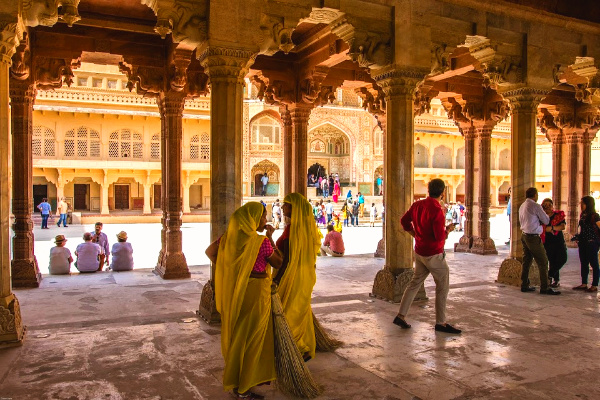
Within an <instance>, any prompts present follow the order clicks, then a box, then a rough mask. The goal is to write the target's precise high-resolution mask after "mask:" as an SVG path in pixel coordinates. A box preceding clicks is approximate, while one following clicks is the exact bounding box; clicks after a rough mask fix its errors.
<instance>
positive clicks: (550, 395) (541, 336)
mask: <svg viewBox="0 0 600 400" xmlns="http://www.w3.org/2000/svg"><path fill="white" fill-rule="evenodd" d="M73 228H75V227H73ZM107 228H108V230H109V231H111V233H112V229H113V227H107ZM67 229H71V228H67ZM76 229H77V228H75V229H73V232H74V233H73V235H74V237H75V230H76ZM81 229H82V230H83V229H84V228H81ZM114 229H118V228H117V227H114ZM129 229H130V230H131V231H132V232H133V231H134V230H137V229H142V228H141V227H137V228H136V227H130V228H129ZM189 229H198V232H197V238H196V242H197V243H196V246H195V247H196V248H199V247H202V248H203V247H204V245H205V244H206V243H204V242H205V241H206V240H205V239H206V237H204V236H202V233H201V232H202V230H203V228H201V227H197V228H193V227H190V228H189ZM501 229H503V228H501V227H500V224H499V223H498V224H497V225H496V227H495V228H494V225H493V229H492V232H496V233H495V234H494V235H496V236H500V235H501V234H502V233H501V232H500V231H501ZM119 230H120V229H119ZM142 231H147V232H148V233H147V234H148V237H154V235H155V234H156V227H154V228H152V229H149V228H148V227H146V228H143V229H142ZM158 231H160V228H158ZM351 231H352V229H348V231H347V232H346V231H345V232H344V236H345V237H347V238H348V239H347V246H348V245H349V246H348V247H349V250H351V251H350V253H351V254H349V255H348V256H346V257H344V258H330V257H327V258H319V260H318V264H317V272H318V275H317V276H318V277H317V284H316V286H315V290H314V298H313V309H314V313H315V315H316V316H317V317H318V318H319V320H320V321H321V323H322V324H323V325H324V326H325V327H326V328H327V329H329V330H330V331H331V332H332V333H333V334H334V335H335V336H336V337H338V338H340V339H342V340H343V341H344V342H345V344H344V346H343V347H342V348H340V349H339V350H337V351H336V352H335V353H318V354H317V357H316V358H315V359H314V360H311V361H310V362H309V363H308V366H309V368H310V370H311V371H312V373H313V375H314V377H315V379H316V381H317V382H318V383H319V384H320V385H322V386H323V389H324V391H323V395H322V396H321V397H320V398H322V399H339V400H342V399H381V400H384V399H385V400H397V399H403V400H404V399H432V400H442V399H482V400H483V399H598V398H599V395H598V376H600V366H598V365H597V359H598V357H599V356H600V340H599V338H600V303H599V301H598V297H597V296H596V295H595V294H593V295H592V294H587V293H580V292H575V291H573V290H571V289H570V288H571V287H572V286H574V285H576V284H578V283H580V278H579V265H578V258H577V254H576V252H575V251H574V250H569V262H568V264H567V265H566V266H565V267H564V269H563V273H562V283H563V287H562V289H563V294H562V295H561V296H541V295H539V294H537V293H521V292H520V291H519V290H518V288H515V287H508V286H505V285H501V284H497V283H495V282H494V280H495V278H496V276H497V273H498V267H499V265H500V263H501V261H502V259H503V258H505V257H506V256H507V252H508V249H507V247H506V246H504V245H498V250H499V252H500V254H499V255H498V256H477V255H471V254H459V253H456V254H455V253H452V252H449V253H448V256H447V257H448V261H449V264H450V269H451V277H450V282H451V290H450V294H449V299H448V321H449V322H451V323H455V324H456V326H458V327H460V328H461V329H463V334H462V335H459V336H452V335H446V334H441V333H435V332H434V330H433V324H434V306H433V304H434V301H433V299H434V297H435V286H434V283H433V280H432V279H431V278H428V280H427V281H426V290H427V294H428V296H429V297H430V300H429V301H425V302H419V303H414V304H413V306H412V308H411V310H410V313H409V315H408V317H407V319H408V320H409V322H410V323H412V329H410V330H401V329H400V328H398V327H397V326H395V325H393V324H392V323H391V321H392V319H393V317H394V315H395V314H396V312H397V309H398V305H397V304H391V303H388V302H384V301H381V300H377V299H373V298H371V297H369V292H370V290H371V286H372V282H373V278H374V276H375V274H376V272H377V271H378V270H379V269H380V268H381V267H382V265H383V260H381V259H376V258H373V257H372V255H371V254H365V253H367V251H366V250H368V248H369V246H370V247H371V248H373V247H372V244H373V243H376V242H377V240H378V236H377V232H379V235H380V232H381V231H380V229H379V230H377V228H375V229H372V230H371V229H369V228H356V230H355V231H354V233H351ZM361 231H362V232H361ZM117 232H118V231H117ZM49 233H50V232H49ZM52 233H53V232H52ZM353 235H356V236H353ZM453 235H455V236H458V235H459V234H458V233H457V234H453ZM494 235H493V236H494ZM189 236H191V235H189ZM130 237H131V234H130ZM379 237H380V236H379ZM39 240H46V241H47V240H48V238H46V239H43V238H41V237H40V239H39ZM184 240H185V239H184ZM187 240H188V241H189V242H188V246H190V248H192V247H194V246H193V245H191V243H193V241H194V240H193V238H192V237H189V238H188V239H187ZM452 240H456V238H453V239H452ZM452 240H450V241H449V242H452ZM505 240H506V238H504V240H502V242H501V243H504V241H505ZM499 242H500V239H498V240H497V243H499ZM198 243H201V244H202V246H199V245H198ZM36 246H38V243H37V242H36ZM140 246H141V245H139V246H138V247H135V248H136V249H139V251H138V253H140V254H142V253H145V252H146V251H145V250H144V249H143V248H141V247H140ZM448 247H451V243H449V244H448ZM37 250H38V248H36V252H37ZM198 253H201V252H199V251H198ZM194 257H196V255H192V253H190V255H189V256H188V261H189V260H190V259H192V260H201V257H200V256H199V255H198V256H197V257H198V258H194ZM38 258H40V256H38ZM142 259H143V258H140V260H142ZM136 262H138V261H137V260H136ZM190 264H194V266H192V267H191V268H190V269H191V271H192V278H191V279H188V280H182V281H164V280H161V279H160V278H158V277H157V276H155V275H154V274H153V273H152V271H151V268H143V267H144V266H147V265H143V264H142V262H141V261H140V262H138V265H137V267H138V268H139V269H136V270H134V271H132V272H122V273H114V272H102V273H97V274H92V275H78V274H73V275H71V276H45V277H44V280H43V283H42V286H41V288H39V289H26V290H16V291H15V292H16V294H17V296H18V298H19V300H20V303H21V309H22V315H23V320H24V323H25V324H26V325H27V336H26V340H25V342H24V344H23V346H21V347H17V348H11V349H2V350H0V399H14V400H17V399H18V400H20V399H36V400H37V399H40V400H41V399H69V400H83V399H106V400H109V399H124V400H129V399H156V400H158V399H229V398H232V397H231V396H230V395H229V394H227V393H225V392H223V390H222V386H221V379H220V378H221V374H222V370H223V360H222V357H221V353H220V334H219V327H218V326H209V325H207V324H206V323H204V322H203V321H201V320H199V319H197V318H196V315H195V310H196V309H197V308H198V302H199V298H200V292H201V289H202V285H203V284H204V283H205V282H206V280H207V279H208V275H209V267H208V266H207V265H203V264H202V263H201V262H190ZM258 391H260V392H261V393H262V394H264V395H266V396H267V398H268V399H286V398H288V397H286V396H284V395H282V394H281V393H279V392H278V391H277V390H276V388H275V387H261V388H259V389H258Z"/></svg>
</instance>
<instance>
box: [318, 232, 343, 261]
mask: <svg viewBox="0 0 600 400" xmlns="http://www.w3.org/2000/svg"><path fill="white" fill-rule="evenodd" d="M345 251H346V249H345V248H344V239H343V238H342V234H341V233H340V232H337V231H335V230H334V229H333V225H327V235H325V240H323V245H321V255H322V256H326V255H328V254H329V255H330V256H332V257H342V256H343V255H344V252H345Z"/></svg>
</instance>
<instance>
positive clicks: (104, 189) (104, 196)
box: [100, 169, 110, 215]
mask: <svg viewBox="0 0 600 400" xmlns="http://www.w3.org/2000/svg"><path fill="white" fill-rule="evenodd" d="M109 186H110V185H109V183H108V170H106V169H105V170H104V176H103V178H102V185H100V191H101V196H100V214H102V215H108V214H110V211H109V208H108V187H109Z"/></svg>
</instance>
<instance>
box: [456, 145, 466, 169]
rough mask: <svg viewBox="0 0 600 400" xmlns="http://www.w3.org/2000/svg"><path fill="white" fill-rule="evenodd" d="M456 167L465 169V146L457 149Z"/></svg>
mask: <svg viewBox="0 0 600 400" xmlns="http://www.w3.org/2000/svg"><path fill="white" fill-rule="evenodd" d="M456 168H458V169H465V146H463V147H461V148H459V149H458V150H457V151H456Z"/></svg>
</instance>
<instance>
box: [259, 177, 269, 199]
mask: <svg viewBox="0 0 600 400" xmlns="http://www.w3.org/2000/svg"><path fill="white" fill-rule="evenodd" d="M260 183H262V195H263V196H264V195H265V194H267V185H268V184H269V175H267V173H266V172H265V174H264V175H263V176H262V178H260Z"/></svg>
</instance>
